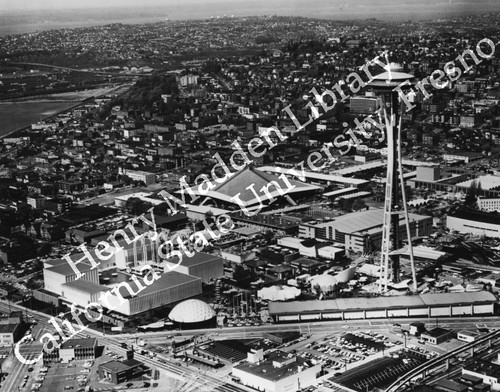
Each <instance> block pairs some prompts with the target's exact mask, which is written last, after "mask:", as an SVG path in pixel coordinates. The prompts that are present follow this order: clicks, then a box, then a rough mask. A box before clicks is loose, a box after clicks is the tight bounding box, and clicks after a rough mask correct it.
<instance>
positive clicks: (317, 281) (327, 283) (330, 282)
mask: <svg viewBox="0 0 500 392" xmlns="http://www.w3.org/2000/svg"><path fill="white" fill-rule="evenodd" d="M310 282H311V289H312V291H313V292H315V291H316V290H315V287H317V286H319V287H320V288H321V292H322V293H330V292H332V291H333V288H334V287H335V286H336V285H337V283H338V281H337V279H336V278H335V277H333V276H332V275H329V274H322V275H315V276H313V277H312V278H311V280H310Z"/></svg>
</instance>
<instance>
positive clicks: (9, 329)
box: [0, 323, 19, 333]
mask: <svg viewBox="0 0 500 392" xmlns="http://www.w3.org/2000/svg"><path fill="white" fill-rule="evenodd" d="M18 327H19V324H15V323H8V324H1V323H0V333H13V332H14V331H15V330H16V329H17V328H18Z"/></svg>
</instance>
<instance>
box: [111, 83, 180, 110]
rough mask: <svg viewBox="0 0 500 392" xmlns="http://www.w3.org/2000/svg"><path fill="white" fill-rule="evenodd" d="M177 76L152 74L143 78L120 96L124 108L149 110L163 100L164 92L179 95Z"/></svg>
mask: <svg viewBox="0 0 500 392" xmlns="http://www.w3.org/2000/svg"><path fill="white" fill-rule="evenodd" d="M178 93H179V89H178V88H177V82H176V80H175V76H165V75H151V76H146V77H143V78H141V79H140V80H138V81H137V83H136V84H134V85H133V86H132V87H131V88H130V90H128V91H127V92H126V93H125V94H123V95H122V96H121V97H120V101H121V102H120V103H121V104H122V105H123V108H124V109H134V110H149V109H152V108H153V106H154V105H155V104H156V105H158V104H159V102H160V101H161V95H162V94H172V95H177V94H178Z"/></svg>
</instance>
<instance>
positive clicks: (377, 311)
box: [269, 291, 497, 322]
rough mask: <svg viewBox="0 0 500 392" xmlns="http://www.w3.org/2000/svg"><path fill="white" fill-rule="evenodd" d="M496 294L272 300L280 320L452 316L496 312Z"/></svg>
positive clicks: (272, 309) (273, 311) (273, 314)
mask: <svg viewBox="0 0 500 392" xmlns="http://www.w3.org/2000/svg"><path fill="white" fill-rule="evenodd" d="M496 303H497V299H496V297H495V296H494V295H493V294H492V293H490V292H487V291H479V292H474V293H443V294H421V295H412V296H398V297H370V298H366V297H357V298H338V299H332V300H326V301H318V300H314V301H291V302H270V303H269V314H270V316H271V317H273V318H274V320H275V321H276V322H290V321H305V320H335V319H337V320H339V319H341V320H349V319H370V318H391V317H451V316H459V315H478V314H479V315H486V314H494V311H495V304H496Z"/></svg>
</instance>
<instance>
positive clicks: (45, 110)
mask: <svg viewBox="0 0 500 392" xmlns="http://www.w3.org/2000/svg"><path fill="white" fill-rule="evenodd" d="M74 105H75V102H1V103H0V137H2V136H4V135H6V134H7V133H9V132H12V131H13V130H15V129H17V128H19V127H24V126H28V125H30V124H32V123H35V122H37V121H40V120H41V119H43V118H45V117H49V116H51V115H53V114H56V113H58V112H60V111H63V110H65V109H68V108H70V107H72V106H74Z"/></svg>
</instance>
